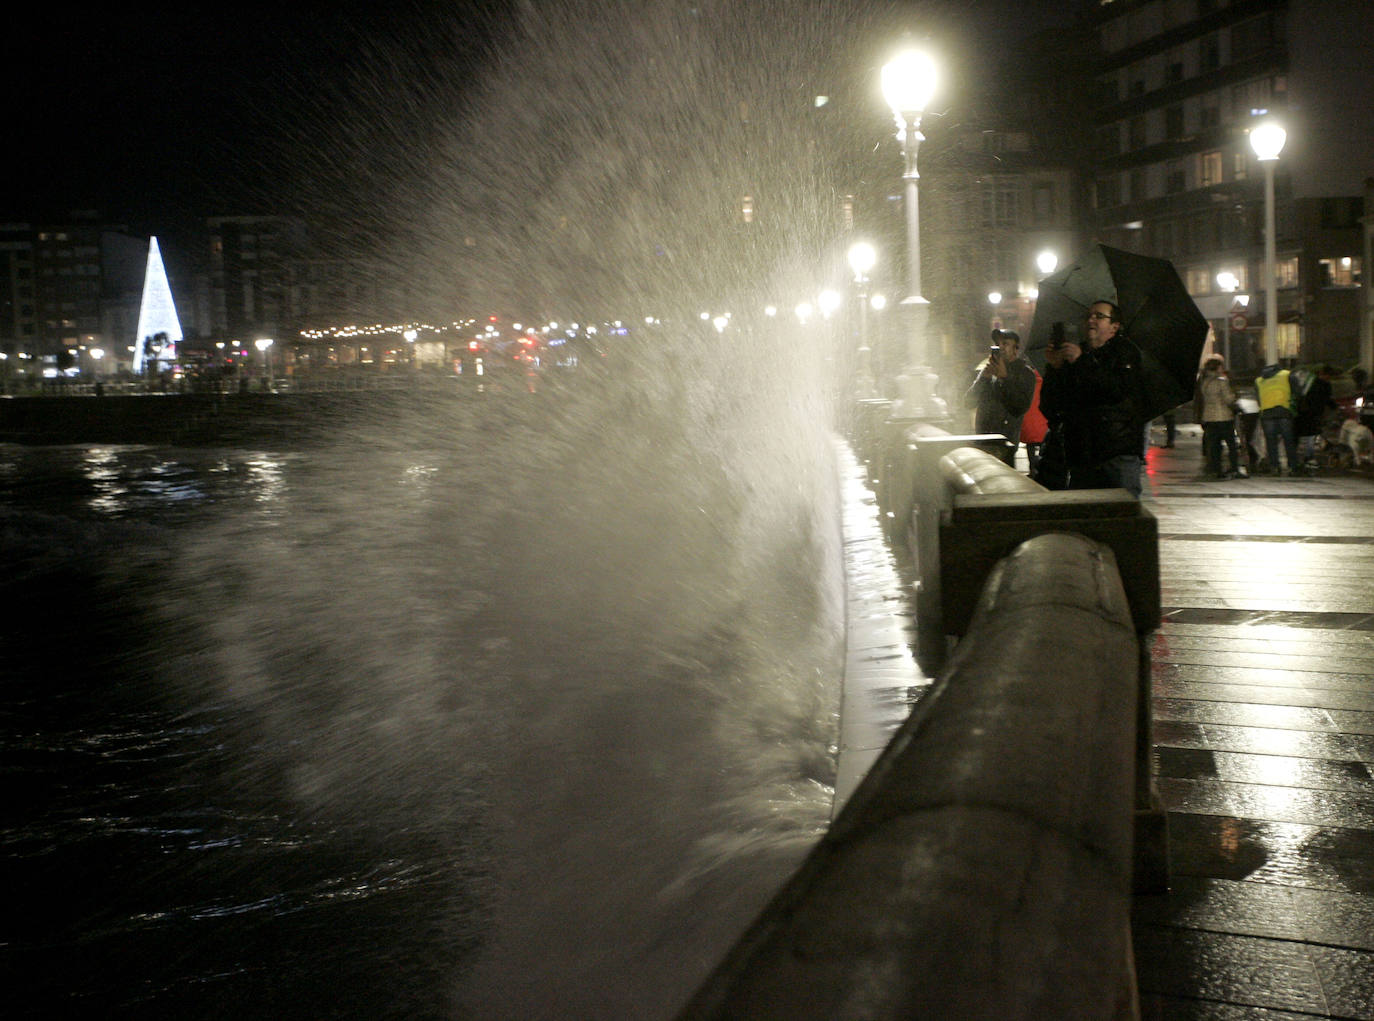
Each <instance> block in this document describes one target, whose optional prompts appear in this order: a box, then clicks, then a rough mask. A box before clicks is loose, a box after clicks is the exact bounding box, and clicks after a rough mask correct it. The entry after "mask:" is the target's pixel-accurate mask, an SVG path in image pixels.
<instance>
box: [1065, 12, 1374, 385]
mask: <svg viewBox="0 0 1374 1021" xmlns="http://www.w3.org/2000/svg"><path fill="white" fill-rule="evenodd" d="M1086 13H1087V19H1088V21H1089V23H1090V24H1091V25H1092V26H1093V28H1094V29H1095V32H1096V35H1097V38H1098V41H1099V46H1100V51H1101V55H1102V59H1101V63H1100V65H1099V67H1098V70H1097V73H1096V85H1097V88H1098V95H1097V101H1096V103H1095V107H1096V109H1095V112H1094V115H1093V121H1094V123H1095V124H1096V130H1097V133H1098V134H1097V138H1096V140H1095V143H1094V146H1093V148H1094V157H1095V159H1094V164H1095V165H1094V168H1093V173H1092V196H1093V197H1092V203H1091V204H1092V210H1091V221H1092V227H1093V230H1094V233H1095V235H1096V237H1097V239H1098V240H1100V241H1102V242H1103V243H1106V244H1109V245H1114V246H1117V247H1120V248H1125V249H1129V250H1132V251H1137V252H1143V253H1146V254H1151V255H1159V256H1163V257H1165V258H1169V259H1171V260H1172V261H1173V262H1174V264H1175V265H1176V266H1177V267H1178V269H1179V271H1180V274H1181V275H1182V276H1183V278H1184V280H1185V282H1186V284H1187V286H1188V289H1189V291H1190V293H1191V294H1192V295H1193V297H1194V299H1195V300H1196V301H1197V303H1198V306H1199V308H1201V309H1202V311H1203V314H1204V315H1206V316H1207V317H1208V318H1209V319H1210V320H1212V322H1213V324H1214V328H1215V330H1216V333H1217V336H1218V338H1220V339H1219V341H1218V343H1217V345H1216V349H1217V350H1218V351H1220V350H1222V349H1223V347H1227V348H1229V350H1230V354H1231V361H1232V366H1233V368H1234V369H1236V370H1238V371H1240V372H1245V371H1247V370H1248V371H1254V370H1255V369H1257V368H1258V367H1259V366H1260V365H1261V364H1262V362H1263V356H1264V346H1263V343H1262V337H1263V333H1262V331H1263V328H1264V326H1265V323H1264V308H1265V294H1264V288H1265V286H1266V280H1265V274H1264V266H1265V259H1264V233H1265V231H1264V223H1265V219H1264V207H1265V200H1264V170H1263V167H1262V165H1261V164H1260V163H1259V161H1258V160H1257V159H1256V156H1255V154H1254V152H1253V151H1252V149H1251V146H1250V143H1249V131H1250V129H1251V128H1252V127H1253V126H1254V125H1256V124H1257V123H1259V122H1260V120H1261V119H1264V118H1269V119H1276V120H1278V121H1280V122H1281V123H1282V125H1283V127H1284V128H1285V130H1286V131H1287V134H1288V140H1287V144H1286V146H1285V148H1284V150H1283V152H1282V154H1281V156H1280V158H1279V160H1278V161H1277V163H1276V165H1275V167H1274V182H1275V184H1274V187H1275V213H1276V228H1275V242H1276V259H1275V281H1274V286H1275V287H1276V288H1277V297H1278V323H1277V340H1278V350H1279V355H1280V357H1289V358H1295V359H1297V360H1299V361H1300V362H1317V361H1330V362H1333V363H1335V364H1337V365H1341V366H1349V365H1353V364H1355V363H1356V362H1357V361H1361V360H1362V361H1364V362H1365V364H1366V366H1368V365H1369V363H1370V361H1371V358H1370V352H1369V349H1368V340H1367V339H1366V340H1365V341H1364V344H1363V347H1362V343H1361V329H1362V326H1361V320H1362V318H1364V316H1363V315H1362V312H1361V308H1362V305H1363V302H1364V299H1363V294H1362V288H1363V285H1364V283H1365V279H1364V275H1365V272H1366V255H1365V252H1364V244H1363V240H1362V227H1361V223H1362V218H1363V217H1364V215H1365V213H1364V196H1365V188H1364V179H1365V178H1366V177H1368V176H1369V175H1370V174H1371V172H1374V77H1372V76H1371V75H1370V74H1369V70H1368V68H1369V57H1370V47H1371V42H1370V41H1371V39H1374V9H1372V8H1370V7H1369V6H1368V5H1364V4H1346V3H1334V2H1331V0H1088V3H1087V8H1086ZM1233 313H1238V314H1233ZM1363 330H1364V334H1365V337H1366V338H1367V336H1368V324H1367V322H1366V323H1365V324H1364V327H1363Z"/></svg>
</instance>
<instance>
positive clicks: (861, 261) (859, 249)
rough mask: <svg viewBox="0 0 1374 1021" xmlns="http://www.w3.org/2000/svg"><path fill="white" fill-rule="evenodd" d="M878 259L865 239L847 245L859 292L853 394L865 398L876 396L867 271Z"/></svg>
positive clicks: (875, 251)
mask: <svg viewBox="0 0 1374 1021" xmlns="http://www.w3.org/2000/svg"><path fill="white" fill-rule="evenodd" d="M877 261H878V252H877V250H876V249H875V248H874V247H873V246H872V245H870V244H869V243H868V242H867V241H856V242H855V243H854V244H852V245H850V246H849V268H850V269H852V270H853V271H854V285H855V287H856V288H858V292H859V370H858V372H857V373H856V375H855V379H854V396H855V398H856V399H858V400H861V401H862V400H867V399H869V398H872V397H875V396H877V393H876V390H875V387H874V385H873V349H872V348H871V347H869V344H868V271H869V270H871V269H872V268H873V267H874V265H875V264H876V263H877Z"/></svg>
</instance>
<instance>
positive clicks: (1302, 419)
mask: <svg viewBox="0 0 1374 1021" xmlns="http://www.w3.org/2000/svg"><path fill="white" fill-rule="evenodd" d="M1334 375H1335V372H1334V371H1333V370H1332V368H1331V367H1330V366H1329V365H1323V366H1321V367H1320V368H1319V369H1317V371H1316V372H1315V373H1314V374H1311V375H1310V376H1308V378H1305V379H1300V378H1298V377H1297V376H1295V374H1294V373H1293V372H1291V371H1290V370H1288V369H1285V368H1283V367H1281V366H1279V365H1267V366H1265V367H1264V369H1263V370H1262V371H1261V372H1260V374H1259V377H1258V378H1257V379H1256V380H1255V390H1256V392H1257V400H1254V401H1251V400H1249V399H1248V398H1242V397H1239V396H1238V395H1237V394H1236V392H1235V391H1234V389H1233V388H1232V387H1231V383H1230V380H1229V379H1228V378H1227V375H1226V370H1225V366H1224V365H1223V363H1222V360H1221V359H1220V358H1216V357H1213V358H1209V359H1207V361H1206V362H1205V363H1204V364H1203V367H1202V374H1201V375H1200V376H1199V377H1198V386H1197V395H1196V398H1195V411H1196V414H1197V418H1198V421H1199V422H1201V423H1202V444H1203V451H1204V453H1205V454H1206V458H1207V468H1206V471H1207V474H1208V475H1211V476H1213V477H1215V478H1221V479H1225V478H1232V477H1235V476H1237V475H1243V474H1245V473H1246V469H1244V468H1242V467H1241V465H1240V456H1239V455H1240V443H1238V441H1237V437H1236V429H1235V422H1236V420H1237V418H1239V420H1240V423H1241V437H1240V439H1241V440H1242V441H1243V442H1244V447H1245V454H1246V457H1245V461H1246V464H1247V466H1248V467H1249V469H1250V470H1255V469H1256V468H1258V467H1259V465H1260V459H1259V453H1258V451H1257V450H1256V449H1255V446H1254V442H1253V437H1254V431H1255V425H1256V423H1258V425H1259V428H1260V430H1261V431H1262V432H1263V434H1264V447H1265V462H1264V467H1265V468H1266V470H1267V471H1269V472H1270V473H1271V474H1274V475H1282V474H1284V473H1285V472H1286V473H1287V474H1289V475H1306V474H1309V473H1310V472H1311V470H1312V465H1313V464H1314V463H1315V459H1316V455H1317V449H1318V438H1319V437H1321V436H1322V435H1323V433H1324V431H1325V427H1326V425H1327V422H1328V419H1329V416H1330V415H1331V414H1332V413H1333V412H1335V411H1336V410H1337V407H1338V406H1337V404H1336V402H1335V400H1334V399H1333V397H1332V389H1331V380H1332V378H1333V377H1334ZM1252 406H1253V409H1252ZM1223 444H1224V445H1225V446H1226V448H1227V453H1228V461H1229V464H1230V468H1229V470H1228V469H1224V468H1223V467H1222V462H1221V447H1222V445H1223Z"/></svg>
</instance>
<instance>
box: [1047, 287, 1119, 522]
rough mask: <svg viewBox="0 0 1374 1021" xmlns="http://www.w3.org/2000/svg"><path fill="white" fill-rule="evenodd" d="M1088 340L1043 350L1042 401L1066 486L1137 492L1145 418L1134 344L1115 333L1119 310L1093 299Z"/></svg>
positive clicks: (1108, 302)
mask: <svg viewBox="0 0 1374 1021" xmlns="http://www.w3.org/2000/svg"><path fill="white" fill-rule="evenodd" d="M1086 322H1087V338H1086V342H1085V343H1083V344H1079V343H1077V342H1076V341H1073V340H1065V341H1064V342H1063V343H1062V344H1059V345H1058V346H1056V345H1054V344H1051V346H1050V347H1049V349H1047V351H1046V352H1045V363H1046V367H1045V381H1044V383H1043V384H1042V389H1041V391H1040V406H1041V408H1042V409H1043V410H1044V412H1045V416H1046V417H1047V418H1049V419H1050V420H1051V421H1052V422H1053V421H1058V422H1059V423H1060V424H1061V426H1062V429H1063V436H1064V450H1065V456H1066V459H1067V461H1068V465H1069V480H1068V488H1070V489H1118V488H1119V489H1124V490H1126V491H1128V492H1129V493H1130V494H1131V495H1132V496H1135V497H1136V498H1139V497H1140V469H1141V464H1142V460H1143V454H1144V439H1143V437H1144V430H1145V420H1144V418H1143V417H1142V416H1141V412H1140V402H1139V400H1138V397H1137V395H1138V394H1139V389H1140V351H1139V349H1138V348H1137V347H1136V346H1135V345H1134V344H1133V343H1131V341H1130V340H1129V339H1127V337H1126V335H1125V334H1124V333H1122V332H1121V310H1120V309H1118V308H1117V307H1116V305H1114V304H1113V303H1112V302H1110V301H1096V302H1093V304H1092V305H1091V307H1089V309H1088V314H1087V320H1086Z"/></svg>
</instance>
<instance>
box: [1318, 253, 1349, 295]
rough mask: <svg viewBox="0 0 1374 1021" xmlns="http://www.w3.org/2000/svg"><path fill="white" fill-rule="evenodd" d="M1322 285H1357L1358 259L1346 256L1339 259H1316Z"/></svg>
mask: <svg viewBox="0 0 1374 1021" xmlns="http://www.w3.org/2000/svg"><path fill="white" fill-rule="evenodd" d="M1317 265H1318V267H1319V269H1320V272H1321V285H1322V286H1323V287H1357V286H1359V283H1360V260H1359V259H1356V258H1351V257H1350V256H1346V257H1345V258H1341V259H1318V260H1317Z"/></svg>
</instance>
